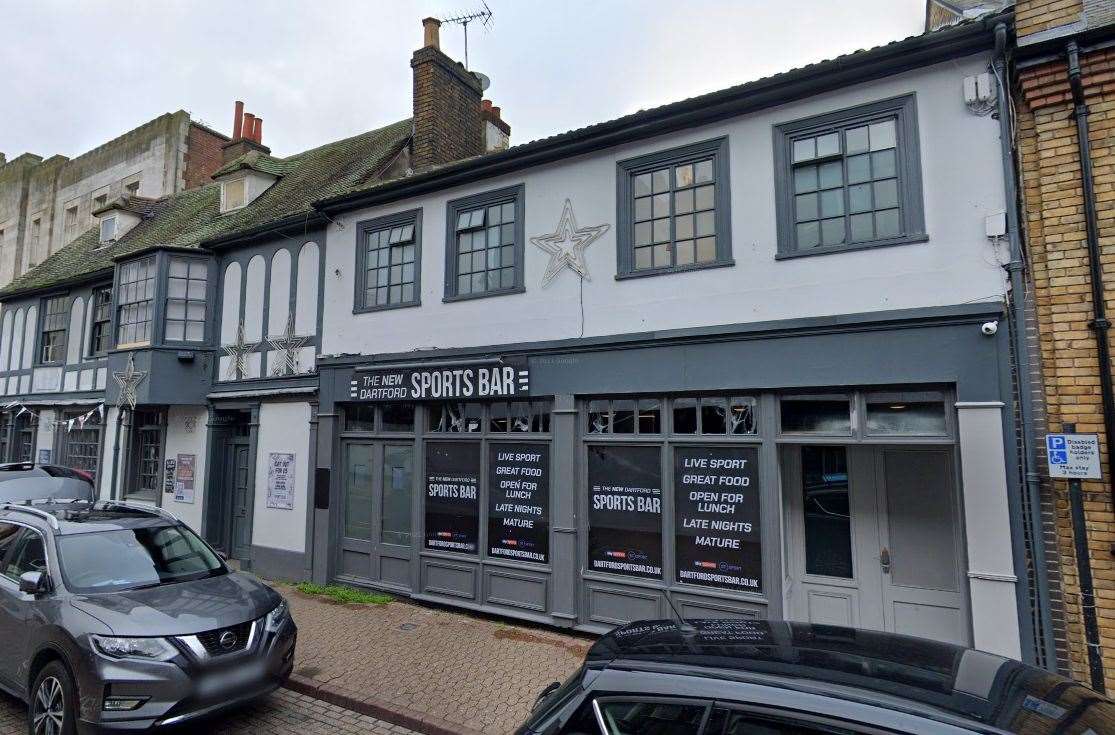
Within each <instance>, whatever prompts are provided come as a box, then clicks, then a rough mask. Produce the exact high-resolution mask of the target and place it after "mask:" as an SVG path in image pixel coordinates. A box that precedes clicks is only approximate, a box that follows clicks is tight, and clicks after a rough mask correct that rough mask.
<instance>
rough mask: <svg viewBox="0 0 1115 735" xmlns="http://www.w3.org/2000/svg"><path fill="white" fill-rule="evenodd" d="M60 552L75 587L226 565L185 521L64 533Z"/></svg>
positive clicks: (131, 582) (101, 587) (152, 580)
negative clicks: (182, 524) (146, 526)
mask: <svg viewBox="0 0 1115 735" xmlns="http://www.w3.org/2000/svg"><path fill="white" fill-rule="evenodd" d="M58 558H59V565H60V566H61V568H62V579H63V580H64V581H65V583H66V587H67V588H68V589H69V590H70V591H71V592H77V593H89V592H113V591H119V590H134V589H144V588H147V587H158V586H161V585H167V584H176V583H178V582H188V581H190V580H194V579H202V578H205V577H216V576H219V575H221V574H226V573H227V571H228V570H227V569H226V567H225V565H224V564H223V563H222V562H221V560H220V559H219V558H218V557H217V555H216V554H214V553H213V552H212V551H210V549H209V547H208V546H206V545H205V543H204V542H202V540H201V539H200V538H198V537H197V535H196V534H195V533H194V532H193V531H191V530H190V529H188V528H186V527H184V526H160V527H156V528H127V529H116V530H111V531H94V532H90V533H77V534H72V535H65V536H60V537H59V538H58Z"/></svg>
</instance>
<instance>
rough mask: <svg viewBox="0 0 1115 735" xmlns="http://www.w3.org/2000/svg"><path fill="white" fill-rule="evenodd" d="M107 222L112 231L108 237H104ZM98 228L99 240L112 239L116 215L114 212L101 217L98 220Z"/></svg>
mask: <svg viewBox="0 0 1115 735" xmlns="http://www.w3.org/2000/svg"><path fill="white" fill-rule="evenodd" d="M109 223H111V224H112V233H111V234H110V235H109V236H108V237H105V225H107V224H109ZM100 230H101V231H100V234H99V238H98V239H99V241H100V242H102V243H106V242H112V241H114V240H115V239H116V215H115V214H114V215H112V216H110V217H104V218H102V219H101V221H100Z"/></svg>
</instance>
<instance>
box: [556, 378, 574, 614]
mask: <svg viewBox="0 0 1115 735" xmlns="http://www.w3.org/2000/svg"><path fill="white" fill-rule="evenodd" d="M551 432H552V435H553V448H552V450H551V451H552V461H553V468H552V470H551V471H552V474H553V492H552V493H551V495H552V497H553V504H552V509H551V512H552V513H553V521H552V525H553V532H552V542H551V543H552V544H553V549H552V553H551V562H550V563H551V565H552V569H553V572H552V574H553V576H552V593H551V594H552V595H553V598H552V600H551V613H550V614H551V615H552V616H553V617H554V618H555V619H556V620H557V621H563V622H564V621H567V622H568V624H569V625H570V626H572V625H573V624H574V623H575V622H576V620H577V609H578V602H577V590H578V588H579V585H580V581H579V576H580V575H579V570H578V563H577V558H578V557H577V490H576V489H577V488H578V487H579V486H580V483H579V482H578V481H577V441H576V437H577V436H578V433H577V403H576V400H575V399H574V397H573V396H571V395H557V396H554V408H553V415H552V417H551Z"/></svg>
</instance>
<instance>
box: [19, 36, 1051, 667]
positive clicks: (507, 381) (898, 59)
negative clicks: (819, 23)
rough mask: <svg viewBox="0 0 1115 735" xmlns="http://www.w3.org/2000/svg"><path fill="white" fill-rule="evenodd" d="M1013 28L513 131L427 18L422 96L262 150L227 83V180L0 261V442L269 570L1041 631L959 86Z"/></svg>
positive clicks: (976, 638) (613, 617)
mask: <svg viewBox="0 0 1115 735" xmlns="http://www.w3.org/2000/svg"><path fill="white" fill-rule="evenodd" d="M1007 22H1009V15H991V16H984V17H980V18H978V19H973V20H967V21H964V22H959V23H957V24H955V25H951V26H947V27H944V28H942V29H940V30H938V31H935V32H931V33H927V34H925V35H923V36H918V37H914V38H911V39H907V40H905V41H900V42H896V43H893V44H889V45H887V46H883V47H879V48H876V49H872V50H869V51H863V52H858V53H856V54H852V55H850V56H847V57H842V58H840V59H838V60H834V61H832V62H823V63H821V64H817V65H813V66H810V67H806V68H803V69H799V70H795V71H791V72H787V73H785V74H781V75H776V76H774V77H770V78H767V79H764V80H760V81H758V82H753V83H749V84H745V85H741V86H739V87H733V88H730V89H727V90H723V91H720V92H716V93H713V94H710V95H705V96H703V97H699V98H695V99H692V100H687V101H685V102H681V103H676V104H673V105H667V106H664V107H661V108H655V109H652V110H648V111H645V112H640V113H636V114H635V115H632V116H628V117H625V118H620V119H618V120H614V121H610V122H606V123H601V124H599V125H594V126H592V127H590V128H586V129H583V130H576V131H571V132H569V133H565V134H561V135H558V136H554V137H552V138H547V139H545V140H542V141H537V142H534V143H530V144H526V145H521V146H516V147H512V148H507V149H506V150H505V149H504V148H505V145H506V140H507V137H506V136H507V134H508V132H509V131H508V129H507V125H506V123H505V122H503V121H502V119H501V118H500V112H499V108H497V107H493V106H491V105H490V104H485V102H484V101H483V100H482V94H483V90H482V88H481V86H480V81H479V79H478V78H476V77H475V76H474V75H471V74H469V73H468V72H467V71H466V70H464V68H463V67H462V66H460V65H459V64H457V63H456V62H454V61H452V60H451V59H449V58H448V57H447V56H446V55H445V54H444V53H443V52H442V51H441V50H440V48H439V44H438V39H437V30H438V29H437V23H436V21H432V20H431V19H428V20H427V22H426V23H425V38H424V45H423V47H422V48H421V49H419V50H418V51H417V52H415V54H414V57H413V58H412V61H411V66H412V73H413V74H414V80H415V84H414V116H413V117H412V118H411V119H410V120H405V121H400V122H399V123H396V124H393V125H389V126H386V127H384V128H379V129H377V130H373V131H370V132H369V133H365V134H362V135H359V136H355V137H354V138H350V139H346V140H344V141H337V142H335V143H331V144H328V145H326V146H322V147H321V148H317V149H314V150H312V151H306V152H304V153H302V154H298V155H295V156H290V157H287V158H278V157H274V156H271V155H270V151H269V150H267V149H266V147H265V146H263V144H262V139H261V135H260V134H259V128H258V127H257V124H256V123H255V122H254V119H253V118H252V117H251V116H250V115H244V114H242V110H240V109H238V110H237V114H236V117H235V120H236V127H235V128H234V130H233V136H232V140H231V142H230V143H228V144H227V145H226V146H225V147H224V155H223V158H222V161H223V164H222V166H221V167H220V168H218V169H217V170H216V171H215V172H214V175H213V182H212V183H210V184H207V185H205V186H201V187H198V188H196V189H192V190H189V191H186V192H182V193H179V194H175V195H172V196H169V197H164V198H159V199H151V200H148V199H143V198H123V199H121V200H118V201H113V202H109V203H108V204H106V206H105V207H104V208H102V209H99V210H98V212H99V218H100V222H101V223H104V222H106V221H107V220H108V219H110V218H115V220H114V222H113V224H112V226H111V227H109V228H108V229H109V230H110V231H111V234H113V235H114V237H112V238H110V239H107V240H106V239H105V238H103V237H102V235H103V234H104V233H103V232H102V231H101V230H97V231H93V230H90V231H89V232H87V233H85V234H83V235H81V236H80V237H79V238H78V239H77V240H75V241H74V243H72V244H71V245H70V246H68V247H66V248H63V249H62V250H61V251H59V252H58V253H56V254H55V255H54V256H52V258H49V259H48V260H47V261H45V262H44V263H43V264H42V265H40V266H39V267H38V268H36V269H33V270H32V271H30V272H29V273H28V274H26V275H25V276H23V277H22V278H21V279H17V280H16V281H15V282H14V283H13V284H12V285H11V286H9V287H8V288H7V289H5V290H4V291H3V292H0V299H3V304H4V311H3V317H0V329H3V330H4V331H3V334H4V335H5V336H4V337H3V341H2V342H0V349H5V348H4V347H3V346H4V345H8V347H7V348H6V350H5V352H4V354H0V367H2V366H3V365H5V364H6V365H7V370H3V371H0V379H3V380H5V381H6V383H5V387H6V393H7V396H8V400H9V405H10V408H9V410H8V412H7V416H8V418H7V419H5V420H6V421H7V422H8V424H7V425H6V426H7V431H6V433H5V434H4V436H7V437H8V439H7V441H8V442H9V444H8V446H9V447H12V448H16V447H19V448H22V447H23V446H24V445H25V444H26V443H27V440H26V439H25V437H28V436H30V437H32V439H31V440H30V442H31V443H30V447H31V450H32V451H33V452H34V451H36V450H41V449H47V448H50V449H52V451H53V452H54V453H55V454H56V455H57V456H58V457H64V458H67V459H69V458H72V457H77V456H79V455H80V456H87V455H91V456H94V457H97V458H99V465H97V467H96V468H95V471H96V473H97V476H98V478H99V483H100V488H101V493H102V495H103V496H105V497H114V498H127V499H132V500H137V501H142V502H156V503H159V504H161V505H162V506H163V507H165V508H167V509H168V510H170V511H172V512H174V513H175V514H177V515H179V516H181V517H182V518H183V519H184V520H186V521H187V522H189V523H191V525H193V526H195V527H196V528H199V529H200V530H201V531H202V533H203V534H204V535H205V536H206V538H207V539H209V540H210V541H211V542H212V543H213V544H214V545H216V546H217V547H218V548H221V549H222V550H224V551H225V552H227V553H229V554H230V556H232V557H234V558H236V559H238V560H240V562H241V563H242V564H244V565H245V566H248V567H250V568H252V569H254V570H256V571H258V572H259V573H261V574H264V575H267V576H274V577H281V578H293V579H302V578H307V579H314V580H315V581H331V580H340V581H344V582H347V583H352V584H359V585H365V586H369V587H374V588H378V589H384V590H389V591H391V592H393V593H395V594H400V595H406V596H411V597H414V598H416V599H422V600H428V601H434V602H438V603H442V604H448V605H454V606H459V607H463V608H467V609H476V610H483V611H487V612H492V613H496V614H500V615H506V616H511V617H518V618H523V619H528V620H533V621H537V622H542V623H546V624H550V625H556V626H562V627H572V628H576V629H579V630H585V631H596V632H599V631H603V630H606V629H608V628H610V627H612V626H614V625H617V624H619V623H622V622H626V621H629V620H633V619H637V618H647V617H668V616H670V615H671V611H672V610H673V609H674V608H676V609H677V610H679V611H680V612H681V614H683V615H689V616H718V617H786V618H792V619H803V620H810V621H813V622H818V623H832V624H850V625H859V626H863V627H868V628H877V629H884V630H893V631H897V632H904V633H912V634H915V635H923V636H930V637H936V638H939V639H943V640H950V641H956V642H959V643H965V644H973V645H975V646H977V647H980V648H983V649H986V650H990V651H994V652H997V653H1002V654H1005V655H1009V656H1013V657H1022V658H1026V659H1029V660H1034V659H1035V655H1036V654H1035V652H1034V650H1035V642H1034V641H1035V632H1034V624H1033V616H1032V605H1031V602H1030V600H1031V589H1030V584H1031V583H1030V578H1029V576H1028V575H1027V574H1025V573H1024V572H1023V570H1024V569H1025V568H1026V567H1027V565H1028V564H1029V563H1030V562H1029V558H1030V557H1029V555H1030V553H1031V552H1030V550H1028V549H1027V548H1026V539H1025V534H1023V533H1022V532H1021V530H1020V529H1021V528H1022V526H1023V524H1024V518H1023V507H1022V503H1021V500H1020V494H1019V492H1018V490H1017V488H1018V487H1019V485H1020V483H1021V480H1022V478H1021V476H1020V469H1019V468H1020V466H1021V462H1020V459H1019V455H1018V446H1017V443H1016V441H1015V438H1014V437H1015V435H1016V432H1017V428H1018V427H1017V422H1016V419H1015V415H1014V412H1013V410H1012V403H1013V397H1012V396H1013V391H1014V386H1013V380H1014V377H1013V372H1012V363H1011V343H1010V339H1009V331H1010V330H1008V329H1006V328H1002V329H1000V328H999V323H1000V322H1001V321H1003V320H1005V318H1006V314H1007V312H1006V308H1005V304H1006V302H1007V299H1008V278H1007V272H1006V270H1005V269H1004V268H1003V266H1002V263H1003V262H1005V259H1006V257H1007V254H1006V252H1005V245H1004V244H1003V242H1002V238H1001V234H1002V233H1001V232H1000V231H998V230H996V229H995V223H996V222H998V221H1001V220H1002V217H1003V213H1004V212H1005V211H1007V209H1008V196H1007V191H1008V186H1007V182H1006V181H1005V180H1004V173H1003V172H1004V169H1003V155H1002V150H1001V141H1000V134H1001V130H1000V125H999V122H998V121H997V120H995V119H994V118H993V117H992V116H989V115H985V114H979V111H978V110H973V109H972V108H971V106H968V105H966V104H965V95H964V90H965V88H966V87H969V86H971V85H977V86H978V78H980V77H981V75H982V76H986V75H987V71H988V68H989V66H991V65H992V63H993V62H994V60H995V54H996V46H995V38H996V34H995V33H994V29H995V27H996V26H998V25H999V24H1002V23H1007ZM983 83H984V84H986V82H983ZM439 140H453V141H456V142H455V143H454V145H453V146H446V145H442V144H441V143H437V141H439ZM447 151H448V152H449V153H447ZM458 159H459V160H458ZM958 180H962V181H963V182H964V186H957V185H956V182H957V181H958ZM105 285H107V286H109V287H110V291H109V292H108V295H107V296H106V295H103V294H102V293H100V292H98V291H97V289H98V288H100V287H102V286H105ZM79 302H80V305H79ZM102 306H104V307H105V308H104V309H100V307H102ZM99 309H100V310H99ZM106 311H107V321H105V313H106ZM98 315H100V316H98ZM9 317H10V323H11V327H10V330H9V327H8V326H7V325H8V323H9ZM59 325H62V328H60V327H59ZM100 325H103V328H102V326H100ZM105 329H107V330H108V333H109V335H110V337H109V340H108V343H107V345H106V349H105V351H104V355H103V356H101V355H98V354H97V352H96V351H95V350H93V349H92V347H91V346H90V345H92V344H94V343H95V344H98V345H99V344H101V342H100V341H99V338H97V335H98V334H102V333H103V331H104V330H105ZM59 332H62V334H61V335H59ZM79 333H81V334H82V335H86V336H82V337H80V338H78V336H77V335H78V334H79ZM9 334H10V335H11V336H10V337H9V336H7V335H9ZM17 355H18V357H17ZM5 356H6V357H7V361H6V363H5V360H4V359H3V358H4V357H5ZM102 402H103V408H101V410H97V409H98V408H99V407H101V406H102ZM60 411H69V412H71V413H67V414H59V413H58V412H60ZM90 412H92V413H90ZM87 414H88V417H86V416H87ZM94 416H95V417H96V418H97V421H98V422H99V423H95V424H92V425H94V426H102V425H103V427H104V428H103V430H99V435H97V436H96V437H92V436H91V435H90V436H89V437H88V441H85V442H84V445H89V446H88V447H86V446H84V445H83V446H81V447H79V446H77V445H76V443H77V441H78V439H77V437H78V435H79V434H80V432H81V431H93V430H92V429H91V428H90V427H91V424H90V420H91V419H92V418H93V417H94ZM102 416H103V418H102ZM32 417H33V419H32ZM82 417H86V418H82ZM71 418H73V419H74V420H75V421H76V423H75V424H72V425H71V424H70V423H69V421H70V419H71ZM29 419H32V420H29ZM34 419H37V421H38V424H37V425H36V426H34V427H33V429H29V428H27V427H26V425H27V424H29V423H33V420H34ZM78 419H81V420H78ZM20 422H22V423H20ZM71 437H73V438H72V439H71ZM93 443H96V444H97V445H98V446H97V448H96V449H92V448H91V446H92V444H93ZM11 451H13V450H11V449H10V450H9V452H11ZM20 451H22V449H20ZM9 456H12V455H11V454H9ZM20 456H24V455H20ZM34 456H38V455H37V454H35V455H34Z"/></svg>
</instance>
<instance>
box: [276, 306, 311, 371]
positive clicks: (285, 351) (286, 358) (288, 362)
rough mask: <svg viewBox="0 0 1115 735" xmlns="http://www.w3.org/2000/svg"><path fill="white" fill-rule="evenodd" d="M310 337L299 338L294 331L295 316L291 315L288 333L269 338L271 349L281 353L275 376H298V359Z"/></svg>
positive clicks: (288, 319)
mask: <svg viewBox="0 0 1115 735" xmlns="http://www.w3.org/2000/svg"><path fill="white" fill-rule="evenodd" d="M308 339H309V338H308V337H299V336H298V334H297V333H296V332H295V330H294V314H290V315H289V316H288V317H287V320H286V331H285V332H283V334H281V335H279V336H277V337H268V338H267V343H268V344H269V345H271V349H273V350H276V351H277V352H278V353H279V360H280V362H279V364H278V365H276V366H275V370H274V374H275V375H280V376H281V375H297V374H298V372H299V370H298V358H299V356H300V355H301V354H302V347H303V346H304V345H305V344H306V342H307V341H308Z"/></svg>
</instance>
